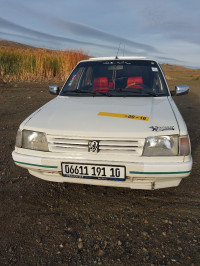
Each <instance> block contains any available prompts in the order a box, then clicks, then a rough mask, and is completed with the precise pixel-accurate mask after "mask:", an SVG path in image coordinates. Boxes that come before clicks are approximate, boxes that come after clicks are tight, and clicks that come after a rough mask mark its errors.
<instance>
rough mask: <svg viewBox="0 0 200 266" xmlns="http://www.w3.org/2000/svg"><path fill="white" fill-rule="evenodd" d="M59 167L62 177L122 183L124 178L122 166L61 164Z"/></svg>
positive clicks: (124, 173)
mask: <svg viewBox="0 0 200 266" xmlns="http://www.w3.org/2000/svg"><path fill="white" fill-rule="evenodd" d="M61 166H62V175H63V176H64V177H74V178H88V179H102V180H104V179H105V180H114V181H124V180H125V176H126V171H125V167H124V166H115V165H114V166H110V165H109V166H108V165H94V164H71V163H62V164H61Z"/></svg>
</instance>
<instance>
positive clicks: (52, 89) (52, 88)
mask: <svg viewBox="0 0 200 266" xmlns="http://www.w3.org/2000/svg"><path fill="white" fill-rule="evenodd" d="M49 92H50V93H51V94H54V95H58V94H59V92H60V89H59V87H58V86H49Z"/></svg>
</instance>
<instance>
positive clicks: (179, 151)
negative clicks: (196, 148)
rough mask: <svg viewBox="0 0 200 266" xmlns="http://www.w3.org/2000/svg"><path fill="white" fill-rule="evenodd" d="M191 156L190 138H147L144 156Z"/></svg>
mask: <svg viewBox="0 0 200 266" xmlns="http://www.w3.org/2000/svg"><path fill="white" fill-rule="evenodd" d="M189 154H190V141H189V137H188V136H181V137H178V136H157V137H148V138H146V141H145V145H144V150H143V156H177V155H180V156H187V155H189Z"/></svg>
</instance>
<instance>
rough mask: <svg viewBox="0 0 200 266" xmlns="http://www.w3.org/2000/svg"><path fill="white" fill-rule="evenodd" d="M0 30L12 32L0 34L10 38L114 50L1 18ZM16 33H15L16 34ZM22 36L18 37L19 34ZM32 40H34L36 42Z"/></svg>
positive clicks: (110, 47) (107, 46) (111, 47)
mask: <svg viewBox="0 0 200 266" xmlns="http://www.w3.org/2000/svg"><path fill="white" fill-rule="evenodd" d="M0 28H2V29H4V30H5V29H6V30H11V31H14V32H15V33H8V32H6V33H5V32H2V34H4V35H5V34H9V35H10V36H11V35H12V36H18V37H20V38H28V39H30V38H32V39H33V37H35V38H36V39H38V41H41V40H43V41H48V40H49V41H60V42H67V43H71V44H76V45H79V46H80V47H81V46H83V45H85V46H95V47H100V48H106V49H111V50H113V49H116V47H113V46H109V45H103V44H97V43H92V42H84V41H79V40H76V39H71V38H67V37H64V36H58V35H53V34H48V33H44V32H41V31H36V30H33V29H29V28H26V27H23V26H20V25H18V24H16V23H13V22H10V21H7V20H5V19H3V18H0ZM16 32H17V33H16ZM18 33H20V34H22V35H20V34H18ZM27 35H28V36H27ZM36 39H34V40H36Z"/></svg>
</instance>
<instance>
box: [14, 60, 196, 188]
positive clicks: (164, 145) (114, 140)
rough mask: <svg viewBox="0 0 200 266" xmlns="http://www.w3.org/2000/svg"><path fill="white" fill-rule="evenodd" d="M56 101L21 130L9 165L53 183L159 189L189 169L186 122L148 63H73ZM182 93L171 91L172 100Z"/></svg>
mask: <svg viewBox="0 0 200 266" xmlns="http://www.w3.org/2000/svg"><path fill="white" fill-rule="evenodd" d="M49 90H50V92H51V93H53V94H57V95H58V96H57V97H56V98H54V99H53V100H51V101H50V102H49V103H47V104H45V105H44V106H43V107H41V108H39V109H38V110H37V111H36V112H34V113H33V114H32V115H30V116H29V117H28V118H27V119H26V120H25V121H24V122H23V123H22V124H21V125H20V127H19V130H18V133H17V137H16V147H15V150H14V151H13V153H12V156H13V160H14V162H15V163H16V164H17V165H19V166H21V167H24V168H27V169H28V171H29V172H30V174H32V175H34V176H36V177H39V178H41V179H44V180H48V181H54V182H70V183H81V184H90V185H101V186H113V187H127V188H131V189H149V190H152V189H159V188H166V187H174V186H178V185H179V183H180V181H181V179H182V178H184V177H187V176H188V175H189V174H190V172H191V168H192V157H191V148H190V140H189V136H188V131H187V127H186V125H185V122H184V120H183V118H182V116H181V114H180V112H179V111H178V109H177V107H176V105H175V103H174V101H173V99H172V97H171V94H172V93H171V92H170V91H169V88H168V86H167V82H166V79H165V77H164V74H163V72H162V69H161V67H160V65H159V64H158V63H157V62H156V61H154V60H149V59H146V58H141V57H140V58H138V57H119V58H118V57H116V58H114V57H113V58H110V57H109V58H103V57H102V58H93V59H89V60H85V61H81V62H79V64H78V65H77V66H76V67H75V69H74V70H73V71H72V73H71V75H70V76H69V78H68V79H67V81H66V83H65V85H64V86H63V88H62V90H61V91H60V90H59V88H58V87H57V86H51V87H50V88H49ZM188 90H189V87H188V86H186V85H185V86H176V88H175V90H174V91H173V94H174V95H181V94H186V93H187V92H188Z"/></svg>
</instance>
